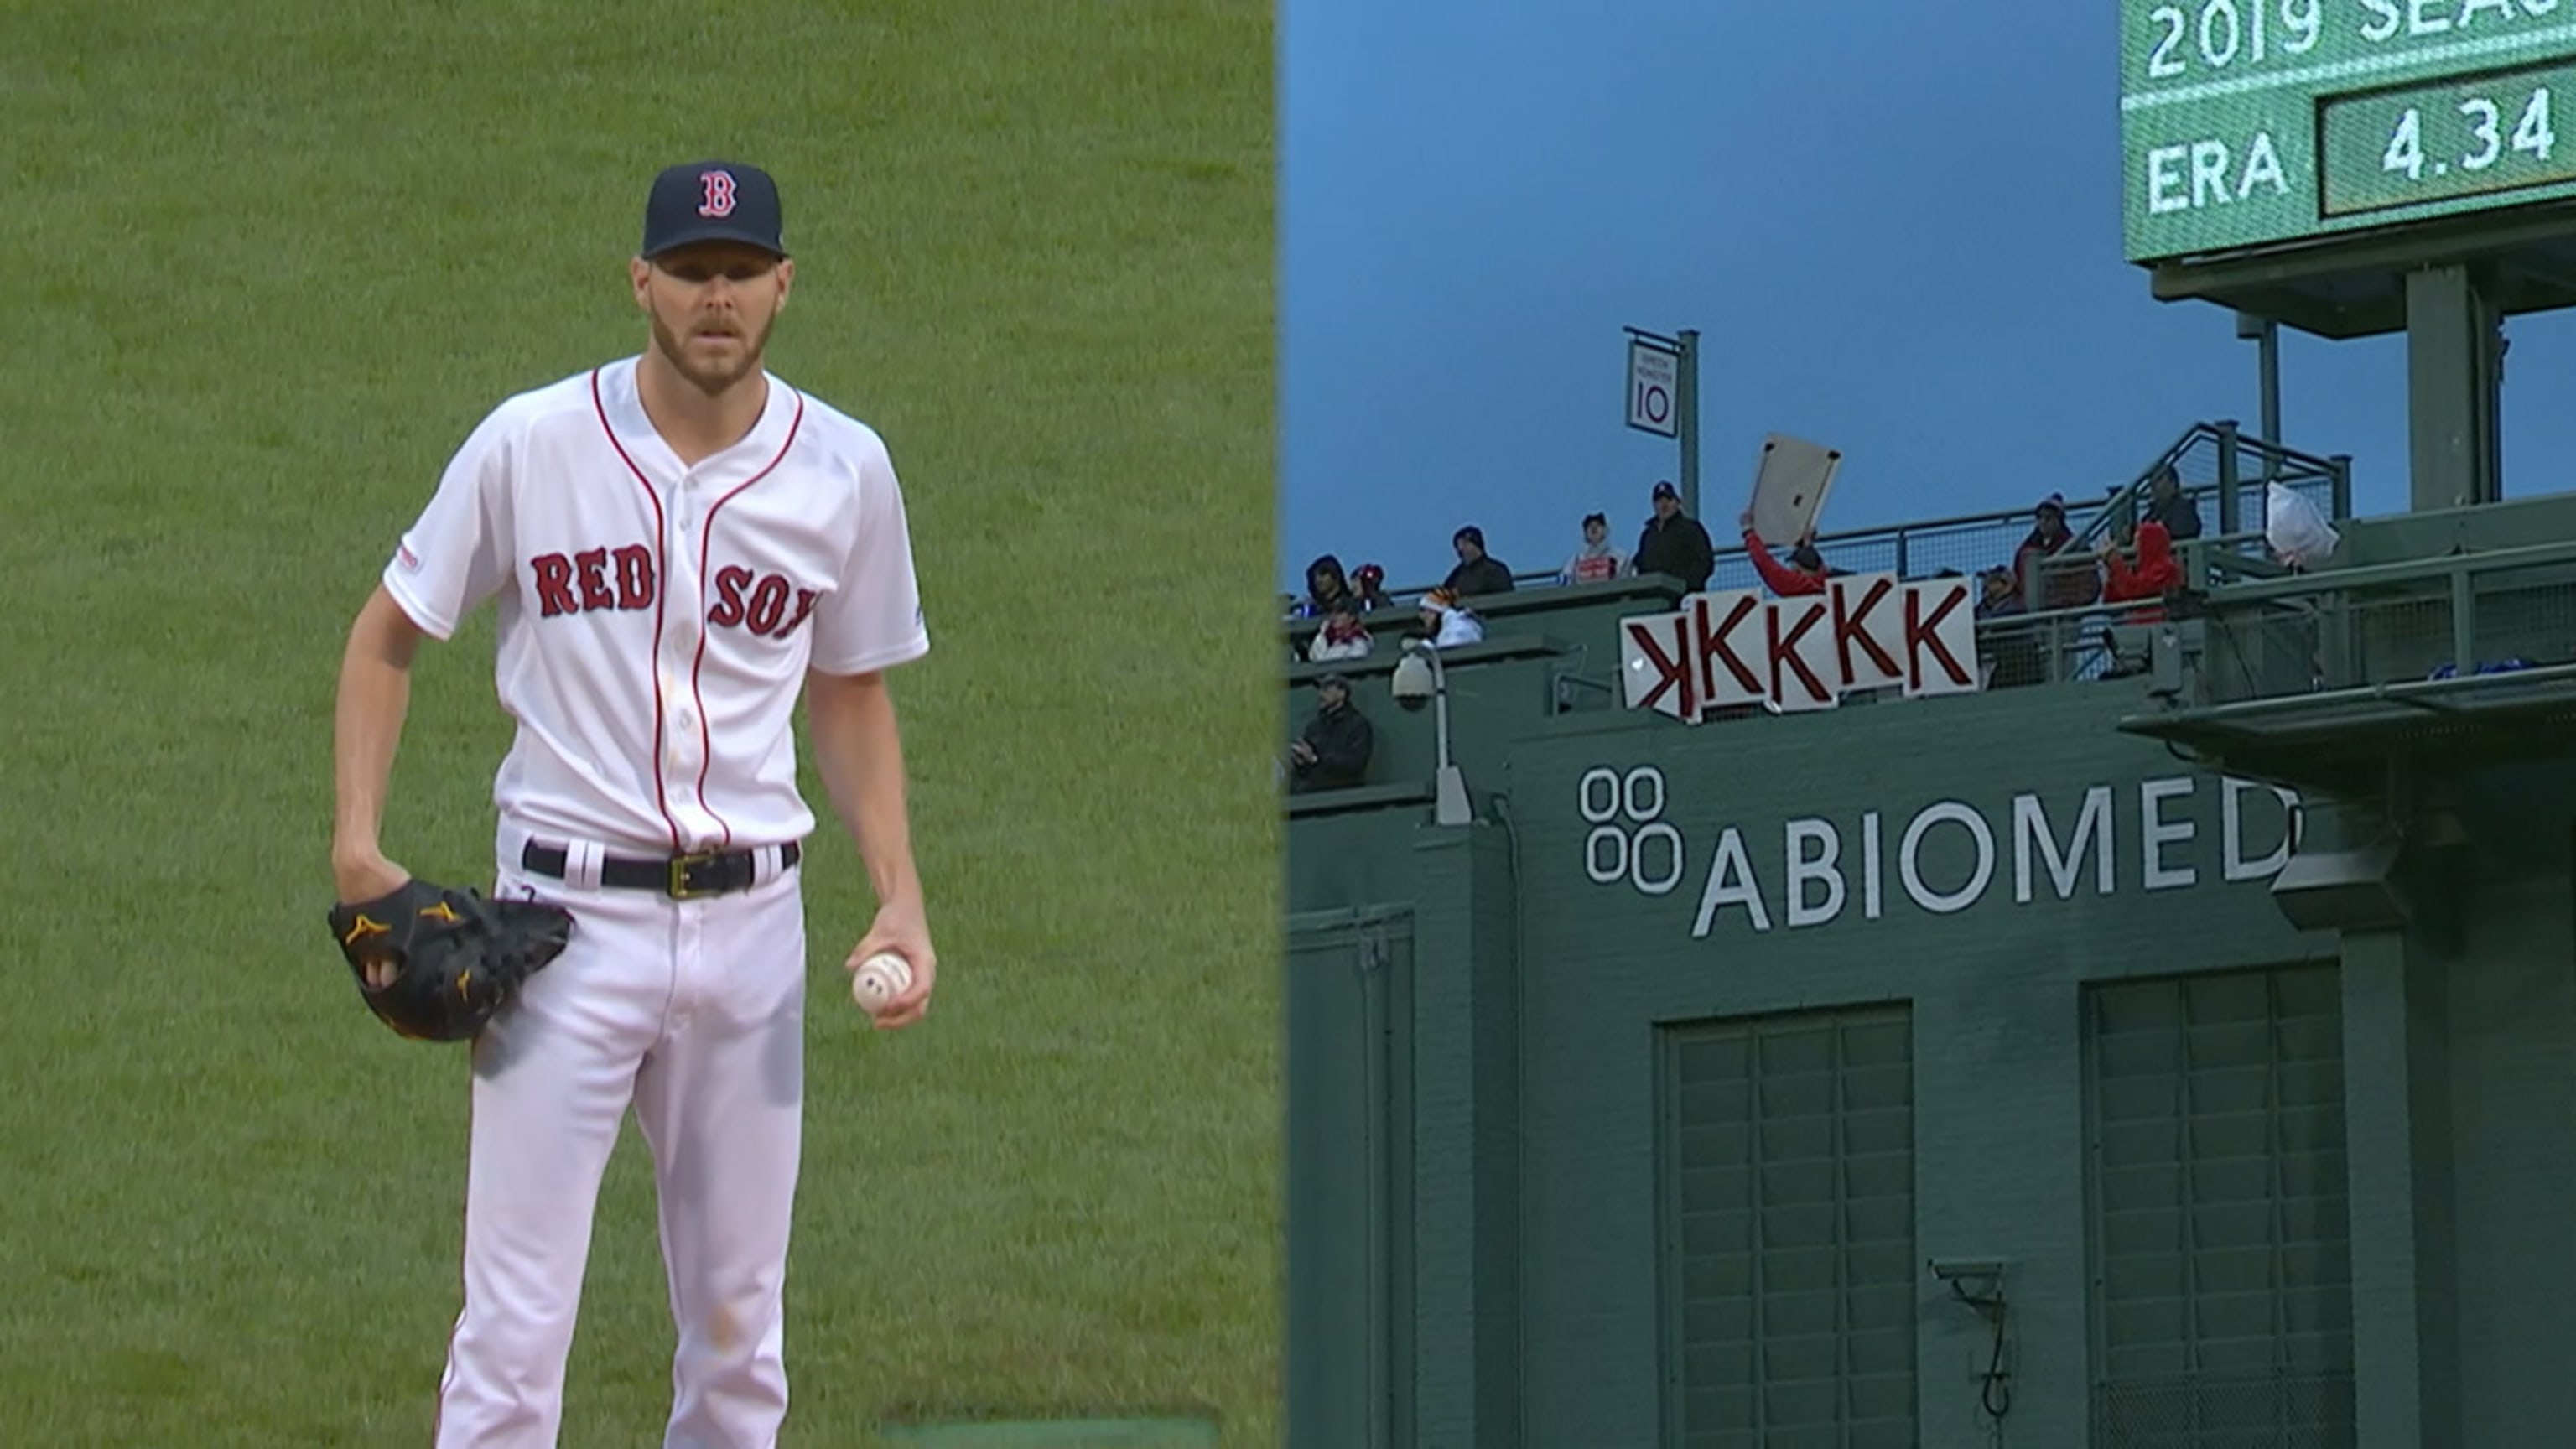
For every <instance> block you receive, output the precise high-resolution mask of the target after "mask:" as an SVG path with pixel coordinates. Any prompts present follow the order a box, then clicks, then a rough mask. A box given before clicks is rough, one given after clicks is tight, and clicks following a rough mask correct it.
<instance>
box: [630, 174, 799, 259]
mask: <svg viewBox="0 0 2576 1449" xmlns="http://www.w3.org/2000/svg"><path fill="white" fill-rule="evenodd" d="M704 241H731V242H742V243H744V244H746V245H749V246H756V247H759V248H760V249H762V250H763V251H766V252H769V253H770V254H772V255H774V256H780V257H784V256H786V255H787V238H786V235H785V228H784V225H783V223H782V222H781V220H780V217H779V210H778V183H777V182H775V181H772V180H771V179H770V178H769V173H768V172H766V171H763V170H761V169H760V168H759V167H757V166H746V165H744V164H742V163H741V162H738V161H693V162H690V163H689V164H687V165H685V166H673V167H669V168H667V169H665V170H664V171H663V172H662V174H661V175H659V176H656V177H654V178H653V191H652V194H651V195H650V196H648V197H647V198H645V202H644V248H643V250H642V251H641V252H640V253H638V255H641V256H644V257H647V258H651V257H658V256H660V255H661V254H662V253H664V252H667V251H669V250H671V249H672V248H674V247H684V246H687V245H689V244H690V243H691V242H704Z"/></svg>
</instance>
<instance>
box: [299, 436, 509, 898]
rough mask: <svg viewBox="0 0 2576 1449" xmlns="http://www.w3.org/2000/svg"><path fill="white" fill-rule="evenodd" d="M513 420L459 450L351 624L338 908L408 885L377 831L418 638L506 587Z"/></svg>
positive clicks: (334, 770)
mask: <svg viewBox="0 0 2576 1449" xmlns="http://www.w3.org/2000/svg"><path fill="white" fill-rule="evenodd" d="M516 420H517V418H516V414H515V412H514V410H513V409H512V408H510V407H508V406H507V405H505V406H503V407H501V408H497V409H495V410H494V411H493V412H492V413H491V414H490V415H488V416H486V417H485V418H484V419H483V421H482V423H481V424H480V425H479V426H477V427H476V428H475V429H474V431H473V433H472V434H471V435H470V436H469V437H467V438H466V440H465V443H464V445H463V446H462V447H460V448H458V449H457V451H456V456H455V457H454V458H452V459H450V460H449V462H448V465H447V471H446V473H445V474H444V475H443V476H442V477H441V478H440V479H439V482H438V491H437V492H436V493H435V494H434V495H433V496H432V497H431V498H430V500H429V505H428V507H426V508H424V509H423V510H422V511H421V515H420V517H419V518H418V519H417V520H416V521H415V522H414V523H413V524H412V526H411V529H410V531H409V532H407V533H405V534H404V535H403V537H402V544H401V546H400V547H399V548H397V549H396V550H395V552H394V557H393V558H392V559H391V560H390V561H389V562H387V563H386V565H385V569H384V572H383V574H381V575H380V576H379V577H378V579H377V582H376V588H375V591H374V592H373V593H371V594H369V595H368V596H367V602H366V604H365V606H364V607H362V608H360V609H359V610H358V617H357V619H356V621H355V622H353V623H352V624H351V625H350V626H349V641H348V645H347V647H346V648H345V649H344V650H343V651H342V653H341V656H340V693H339V700H338V703H337V705H336V706H335V708H334V712H333V717H332V750H331V755H332V766H331V774H332V787H333V794H334V797H335V804H334V806H333V811H332V820H331V876H332V880H333V883H334V885H335V887H336V888H337V889H338V891H339V893H340V899H341V900H342V901H344V902H347V901H364V900H372V899H374V898H375V897H377V896H380V895H383V894H385V893H386V892H387V891H390V890H393V889H395V888H396V887H398V886H400V885H401V884H402V883H403V882H404V881H405V880H407V879H409V878H410V873H409V872H407V871H405V870H404V869H403V868H402V867H400V866H398V865H396V864H394V863H393V862H392V861H390V860H387V859H386V858H385V853H384V847H383V844H382V841H381V831H382V827H383V824H384V816H385V794H386V789H387V786H388V783H389V782H390V780H391V779H392V776H393V764H394V752H395V747H396V746H397V745H398V744H399V743H400V742H401V739H402V728H403V718H404V716H405V715H406V714H407V713H408V711H409V706H410V703H411V661H412V656H413V655H414V654H415V653H416V652H417V651H418V650H419V647H420V641H421V640H423V639H425V638H426V639H438V640H445V639H447V638H449V637H451V636H452V635H454V633H455V632H456V627H457V625H458V624H459V623H460V622H461V621H462V620H463V619H464V617H465V615H466V614H467V613H468V612H469V611H471V610H472V609H473V608H474V607H475V606H476V605H478V604H480V603H482V602H483V601H484V600H485V599H488V598H490V597H491V596H492V595H493V594H495V593H497V592H498V591H499V590H500V588H501V586H502V585H503V584H504V583H505V582H506V581H507V580H508V577H509V568H508V565H507V563H506V560H508V559H509V557H510V545H509V538H510V517H511V515H510V507H509V487H508V475H509V469H510V465H511V454H512V450H513V443H514V435H515V433H516V431H517V428H516Z"/></svg>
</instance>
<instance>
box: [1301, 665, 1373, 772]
mask: <svg viewBox="0 0 2576 1449" xmlns="http://www.w3.org/2000/svg"><path fill="white" fill-rule="evenodd" d="M1376 744H1377V735H1376V731H1375V730H1374V729H1372V728H1371V727H1370V725H1369V722H1368V716H1367V715H1364V714H1362V713H1360V712H1359V710H1358V708H1357V707H1356V706H1354V705H1353V704H1352V703H1351V682H1350V681H1349V680H1348V679H1345V678H1343V677H1342V676H1341V675H1339V674H1327V675H1325V676H1323V677H1322V678H1320V679H1318V680H1316V681H1315V717H1314V718H1313V719H1310V720H1308V721H1307V722H1306V729H1305V732H1304V733H1302V734H1300V735H1299V736H1298V737H1297V738H1296V740H1294V741H1293V742H1291V743H1290V744H1289V746H1288V771H1289V781H1290V784H1289V788H1290V789H1292V790H1297V791H1305V790H1339V789H1343V788H1346V787H1348V786H1352V785H1357V784H1360V783H1362V782H1364V781H1366V780H1367V779H1368V765H1369V755H1370V754H1371V752H1372V751H1373V750H1374V749H1375V748H1376Z"/></svg>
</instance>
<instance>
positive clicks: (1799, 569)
mask: <svg viewBox="0 0 2576 1449" xmlns="http://www.w3.org/2000/svg"><path fill="white" fill-rule="evenodd" d="M1737 521H1738V522H1740V523H1741V524H1743V526H1744V556H1745V557H1747V558H1749V559H1751V560H1753V571H1754V572H1755V573H1757V574H1760V575H1761V576H1762V582H1763V583H1764V584H1765V585H1766V586H1768V587H1769V588H1770V590H1771V592H1773V593H1775V594H1778V595H1780V596H1781V597H1782V598H1788V597H1790V596H1792V595H1796V594H1821V593H1823V592H1824V591H1825V556H1824V555H1823V554H1820V553H1818V552H1816V545H1815V544H1814V543H1813V542H1812V541H1810V540H1808V539H1803V538H1802V539H1800V540H1798V544H1797V547H1795V548H1792V549H1790V550H1789V564H1788V567H1786V568H1783V567H1781V565H1780V561H1779V560H1778V559H1775V558H1773V557H1772V556H1771V550H1770V549H1769V548H1768V547H1767V546H1765V545H1764V544H1763V542H1762V535H1760V534H1758V533H1756V532H1754V531H1753V510H1752V509H1750V508H1748V509H1746V510H1744V516H1743V517H1742V518H1741V519H1739V520H1737Z"/></svg>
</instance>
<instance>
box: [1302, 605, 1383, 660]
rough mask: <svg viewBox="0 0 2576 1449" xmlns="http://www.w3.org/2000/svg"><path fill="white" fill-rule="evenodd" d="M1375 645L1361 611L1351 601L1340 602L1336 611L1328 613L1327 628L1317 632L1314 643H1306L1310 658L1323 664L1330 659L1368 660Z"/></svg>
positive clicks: (1308, 658)
mask: <svg viewBox="0 0 2576 1449" xmlns="http://www.w3.org/2000/svg"><path fill="white" fill-rule="evenodd" d="M1374 647H1376V645H1375V641H1373V640H1371V639H1370V638H1369V631H1368V629H1367V628H1366V627H1365V626H1363V625H1362V624H1361V623H1360V616H1359V615H1358V613H1356V612H1355V611H1353V609H1352V608H1351V606H1350V605H1349V604H1346V603H1345V604H1336V605H1334V606H1333V612H1331V613H1329V614H1326V615H1325V616H1324V627H1323V628H1321V629H1318V630H1316V631H1315V638H1314V640H1313V642H1312V643H1309V644H1308V645H1307V646H1306V660H1307V662H1308V663H1310V664H1321V663H1323V662H1324V661H1326V660H1328V659H1366V658H1367V657H1368V655H1369V650H1370V649H1372V648H1374Z"/></svg>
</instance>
